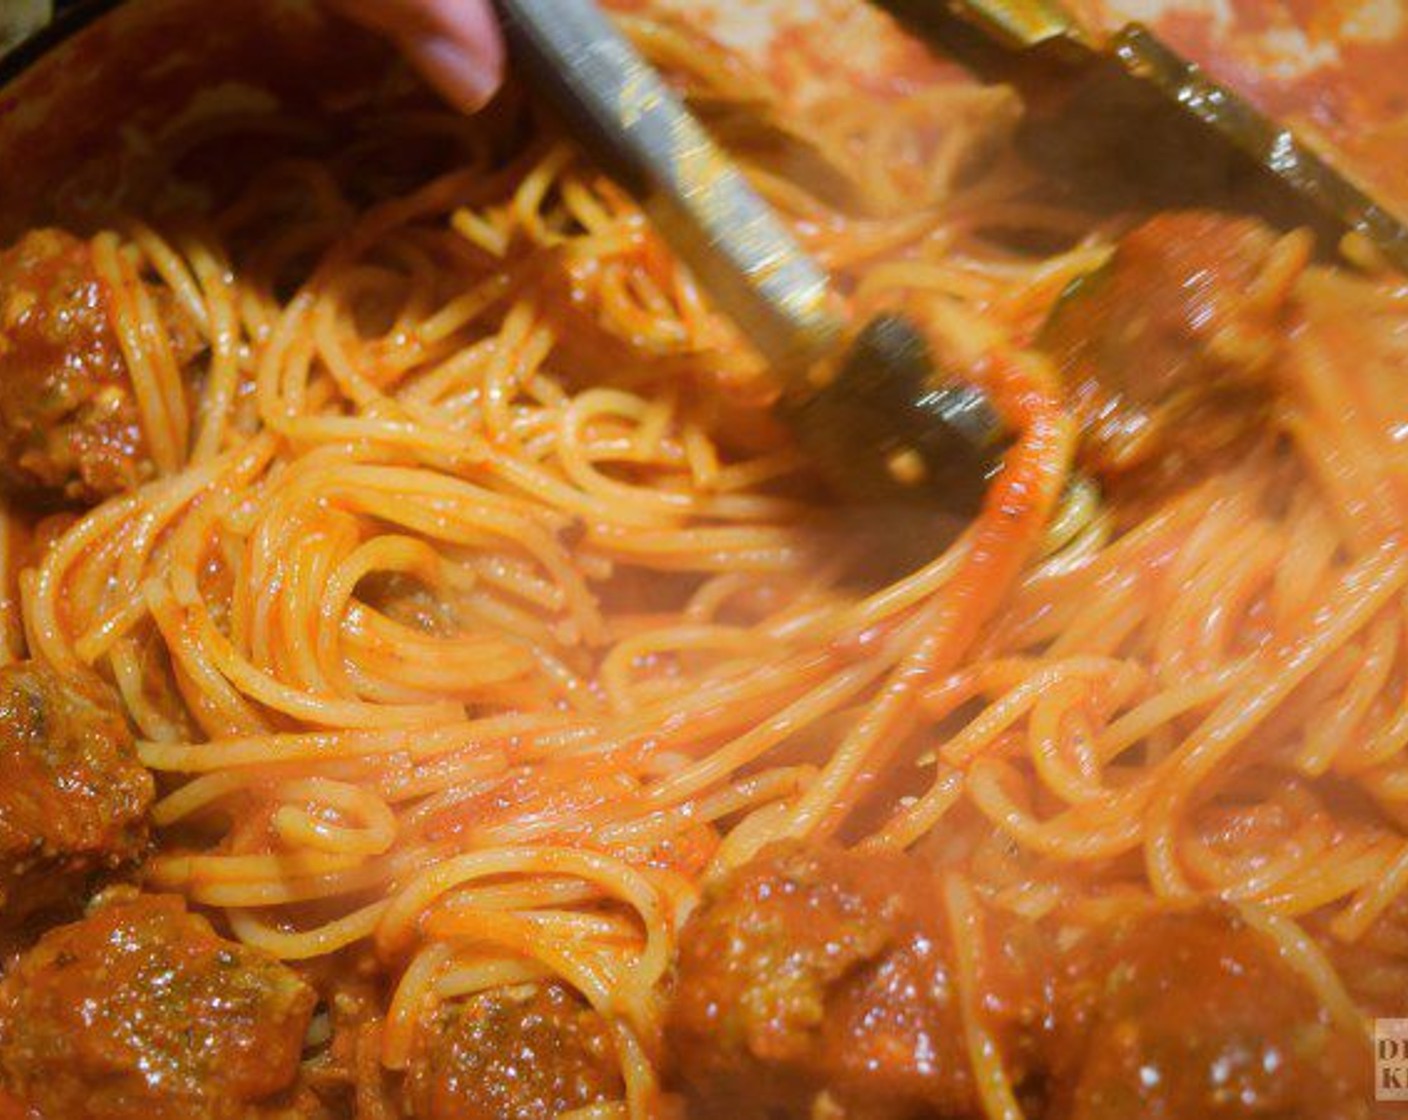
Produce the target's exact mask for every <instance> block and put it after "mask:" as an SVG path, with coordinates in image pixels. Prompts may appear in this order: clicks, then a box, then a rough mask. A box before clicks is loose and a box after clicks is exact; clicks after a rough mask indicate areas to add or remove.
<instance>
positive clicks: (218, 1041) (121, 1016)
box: [0, 895, 315, 1120]
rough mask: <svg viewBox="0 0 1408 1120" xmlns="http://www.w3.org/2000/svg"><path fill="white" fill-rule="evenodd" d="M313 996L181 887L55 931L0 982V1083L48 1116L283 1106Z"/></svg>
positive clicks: (194, 1117) (267, 1110)
mask: <svg viewBox="0 0 1408 1120" xmlns="http://www.w3.org/2000/svg"><path fill="white" fill-rule="evenodd" d="M314 1002H315V996H314V994H313V991H312V989H311V988H309V987H308V986H307V985H306V984H305V983H304V982H303V981H302V980H300V979H299V978H298V977H297V976H296V975H295V974H294V973H293V972H292V971H291V970H289V969H288V968H286V967H285V966H284V965H282V964H280V963H279V962H278V961H276V960H274V959H273V958H271V957H268V956H266V955H264V954H263V953H260V952H256V951H255V950H252V949H249V948H246V947H244V946H242V945H237V944H235V943H233V942H230V941H227V940H225V939H224V938H221V937H219V936H218V935H217V934H216V933H215V931H214V930H213V929H211V927H210V924H209V923H208V922H207V921H206V920H205V919H204V918H201V917H199V916H197V915H194V914H190V913H187V911H186V908H185V905H184V903H183V902H182V901H181V900H180V899H178V898H175V897H168V896H150V895H149V896H139V897H136V898H133V899H129V900H126V901H117V902H114V903H113V904H112V905H109V906H106V907H103V908H101V909H99V910H98V911H97V912H96V913H94V914H92V915H90V916H89V917H87V918H85V919H83V920H82V921H79V922H75V923H73V924H72V925H67V926H62V927H60V928H58V929H55V930H52V931H50V932H49V933H48V934H46V935H45V936H44V937H43V938H41V939H40V941H39V943H38V944H37V945H36V946H35V947H34V948H33V949H31V950H30V951H29V952H27V953H25V954H24V955H23V956H21V957H20V958H19V960H18V962H17V963H16V964H15V965H14V966H13V967H12V968H11V969H10V971H9V972H8V973H7V974H6V976H5V978H4V980H3V981H0V1082H3V1086H4V1088H5V1089H6V1090H7V1091H8V1092H9V1093H10V1094H11V1095H13V1096H14V1097H15V1098H17V1099H19V1100H20V1101H23V1102H24V1103H25V1104H26V1105H27V1106H28V1107H29V1108H30V1109H31V1110H32V1112H33V1113H35V1114H37V1115H38V1116H41V1117H44V1118H45V1120H256V1118H260V1117H273V1116H276V1115H279V1111H278V1105H279V1103H280V1101H279V1095H280V1094H281V1093H285V1092H286V1091H287V1090H289V1088H290V1086H291V1085H292V1084H293V1082H294V1081H295V1079H296V1077H297V1074H298V1064H299V1056H300V1053H301V1050H302V1046H303V1040H304V1036H305V1034H306V1032H307V1028H308V1021H309V1018H310V1016H311V1015H312V1011H313V1004H314Z"/></svg>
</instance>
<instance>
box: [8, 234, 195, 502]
mask: <svg viewBox="0 0 1408 1120" xmlns="http://www.w3.org/2000/svg"><path fill="white" fill-rule="evenodd" d="M159 306H160V309H161V312H162V315H163V318H164V320H166V321H167V323H168V324H169V325H170V326H171V327H172V329H173V339H174V341H175V346H176V351H177V353H178V356H179V357H181V358H182V359H183V360H184V359H185V358H188V357H189V356H190V354H191V353H192V351H193V349H194V340H193V338H192V336H191V333H190V329H189V326H188V325H186V324H184V321H183V320H182V319H181V317H179V316H177V315H176V314H175V313H174V308H173V306H172V304H171V303H170V301H159ZM153 473H154V468H153V466H152V462H151V458H150V455H149V453H148V449H147V441H146V438H145V437H144V435H143V433H142V427H141V416H140V412H139V410H138V407H137V401H136V397H135V395H134V392H133V388H132V381H131V377H130V375H129V373H128V370H127V365H126V362H125V360H124V358H123V354H122V350H121V347H120V346H119V344H118V338H117V332H116V329H115V328H114V325H113V317H112V305H111V297H110V294H109V292H108V290H107V287H106V285H105V284H104V283H103V281H102V280H101V279H100V278H99V277H98V275H97V272H96V270H95V268H94V265H93V256H92V251H91V249H90V248H89V246H88V244H87V243H86V242H84V241H80V240H79V239H78V238H76V237H74V236H72V235H71V234H68V233H64V232H62V231H60V230H54V229H44V230H36V231H34V232H31V233H28V234H26V235H25V236H24V237H23V238H21V239H20V241H19V242H18V243H17V244H15V245H14V246H12V247H11V248H10V249H8V250H6V251H4V252H0V485H3V486H4V488H5V489H6V490H8V491H9V492H10V493H12V494H15V495H17V496H20V497H24V498H38V499H42V500H46V501H54V500H58V501H65V502H74V503H80V504H92V503H95V502H98V501H101V500H102V499H104V498H107V497H110V496H112V495H113V494H118V493H121V492H123V491H125V490H130V489H131V488H132V487H134V486H136V485H137V484H139V483H140V482H142V481H143V480H145V479H147V478H150V477H151V476H152V474H153Z"/></svg>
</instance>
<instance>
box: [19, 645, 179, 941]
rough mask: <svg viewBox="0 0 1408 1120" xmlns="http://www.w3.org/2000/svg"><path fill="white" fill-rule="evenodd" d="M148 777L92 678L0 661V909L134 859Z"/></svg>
mask: <svg viewBox="0 0 1408 1120" xmlns="http://www.w3.org/2000/svg"><path fill="white" fill-rule="evenodd" d="M152 794H153V785H152V779H151V775H150V774H148V773H147V771H146V770H145V769H144V768H143V767H142V765H141V764H140V763H139V762H138V760H137V756H136V751H135V749H134V747H133V743H132V736H131V733H130V732H129V731H128V729H127V725H126V724H125V723H124V722H123V720H122V717H121V715H120V714H119V713H118V711H117V709H116V706H115V704H114V702H113V699H112V697H111V696H110V695H109V694H108V693H107V692H106V690H105V689H104V688H103V687H102V686H101V685H98V684H94V683H88V682H80V681H67V680H64V679H63V678H61V677H60V676H59V675H58V674H57V673H55V672H54V671H53V670H52V669H49V668H47V667H46V666H43V665H41V664H38V663H36V662H21V663H19V664H15V665H8V666H5V667H4V668H0V913H3V914H4V916H5V917H6V918H7V919H11V920H13V919H16V918H22V917H24V916H26V915H28V914H30V913H33V912H34V911H36V910H39V909H42V908H44V907H47V906H50V905H53V904H55V903H57V902H60V901H62V900H64V899H65V898H67V897H71V896H72V895H74V894H75V893H76V892H80V891H81V890H82V889H83V887H84V886H85V884H86V882H87V880H88V879H90V878H91V877H92V876H93V874H94V873H96V872H99V871H103V870H111V869H114V868H117V867H120V866H122V865H123V864H125V863H128V862H130V861H133V860H135V859H137V858H139V857H140V856H141V854H142V853H143V851H144V850H145V848H146V843H147V822H146V813H147V808H148V806H149V805H150V804H151V801H152Z"/></svg>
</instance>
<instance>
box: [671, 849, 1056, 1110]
mask: <svg viewBox="0 0 1408 1120" xmlns="http://www.w3.org/2000/svg"><path fill="white" fill-rule="evenodd" d="M997 932H998V930H997V928H996V925H995V924H994V926H993V928H992V929H991V930H990V933H991V934H996V933H997ZM994 940H995V941H996V938H994ZM1003 940H1005V941H1006V946H1005V948H1004V947H1002V946H999V945H997V944H994V946H993V947H992V950H991V951H990V952H985V959H986V960H988V961H990V962H991V968H990V970H989V974H988V975H985V976H984V983H985V985H986V986H988V987H989V988H990V989H991V990H992V991H993V992H994V993H995V997H994V999H993V1001H991V1006H990V1007H989V1008H988V1015H989V1018H990V1019H991V1023H990V1025H991V1026H993V1027H994V1028H996V1029H997V1030H998V1031H999V1033H1000V1036H1001V1038H1002V1043H1003V1053H1004V1057H1005V1058H1006V1059H1007V1060H1008V1064H1009V1066H1010V1067H1012V1070H1011V1072H1012V1073H1013V1076H1014V1078H1016V1079H1018V1080H1020V1079H1021V1078H1022V1076H1023V1074H1024V1072H1025V1071H1024V1070H1023V1069H1022V1068H1021V1067H1022V1065H1023V1062H1024V1055H1025V1052H1026V1045H1025V1043H1024V1041H1023V1038H1022V1036H1023V1035H1025V1034H1026V1033H1027V1031H1028V1028H1030V1027H1033V1026H1034V1025H1035V1024H1036V1023H1038V1022H1039V1021H1040V1020H1041V1019H1042V1018H1043V1011H1042V1008H1041V1006H1040V1005H1041V1003H1042V1001H1043V999H1044V994H1043V993H1044V991H1045V986H1044V983H1043V981H1042V979H1041V969H1040V965H1039V960H1040V950H1039V948H1038V946H1037V945H1036V944H1035V943H1034V942H1032V941H1030V940H1028V939H1027V938H1026V937H1025V936H1024V935H1022V934H1020V933H1016V934H1014V936H1011V937H1007V938H1004V939H1003ZM666 1032H667V1041H668V1044H669V1051H670V1056H671V1060H672V1066H673V1070H674V1071H675V1073H676V1080H677V1081H679V1082H681V1083H682V1088H683V1089H684V1091H685V1093H686V1095H687V1097H688V1098H689V1100H690V1106H691V1115H700V1116H721V1117H722V1116H728V1117H751V1116H773V1115H786V1116H809V1115H813V1114H815V1113H816V1111H817V1109H818V1108H824V1109H825V1110H826V1112H827V1114H829V1115H840V1116H847V1117H866V1118H880V1117H883V1118H889V1117H909V1116H920V1115H922V1116H967V1115H970V1114H976V1113H977V1112H978V1110H979V1103H978V1098H977V1094H976V1090H975V1087H974V1084H973V1077H972V1071H971V1065H970V1061H969V1057H968V1053H967V1048H966V1045H965V1042H964V1035H963V1024H962V1018H961V1014H960V1010H959V1007H958V996H957V992H956V990H955V987H954V979H953V965H952V953H951V949H950V946H949V943H948V937H947V934H946V932H945V923H944V920H943V911H942V905H941V903H940V901H939V891H938V887H937V883H936V881H935V879H934V877H933V875H932V873H931V872H930V871H929V869H928V868H927V867H925V866H924V865H923V864H922V863H920V862H919V861H918V860H915V859H913V858H911V857H908V856H903V855H883V854H859V853H854V852H845V851H842V850H841V849H839V848H834V847H829V846H823V847H804V846H801V845H779V846H774V847H772V848H769V849H767V850H766V851H764V852H763V853H762V854H761V855H760V856H759V857H758V858H757V859H755V860H754V861H752V862H751V863H750V864H748V865H746V866H744V867H743V868H741V869H739V870H738V871H737V872H735V873H734V874H733V875H732V876H730V877H729V878H728V879H727V880H726V881H725V882H724V883H723V884H721V886H720V887H719V888H718V889H717V890H716V891H714V892H713V893H712V894H711V895H710V897H708V898H707V899H706V900H705V902H704V903H703V904H702V905H701V907H700V909H699V910H698V911H697V912H696V913H695V914H694V915H693V917H692V918H691V919H690V921H689V923H688V924H687V925H686V927H685V929H684V931H683V934H682V938H681V947H680V959H679V968H678V977H677V984H676V991H675V996H674V999H673V1002H672V1005H671V1007H670V1010H669V1015H668V1019H667V1026H666Z"/></svg>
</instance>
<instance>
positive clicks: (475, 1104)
mask: <svg viewBox="0 0 1408 1120" xmlns="http://www.w3.org/2000/svg"><path fill="white" fill-rule="evenodd" d="M623 1093H624V1089H623V1086H622V1084H621V1077H620V1072H619V1068H618V1066H617V1061H616V1055H615V1048H614V1046H613V1044H612V1042H611V1036H610V1032H609V1030H608V1028H607V1025H606V1023H605V1022H604V1021H603V1019H602V1018H601V1016H600V1015H598V1014H597V1013H596V1012H595V1011H593V1010H592V1009H591V1008H590V1007H589V1006H588V1005H587V1004H586V1003H585V1002H583V1001H582V1000H581V999H580V998H579V997H578V996H576V995H575V994H573V993H572V992H570V991H568V990H567V989H566V988H564V987H563V986H562V985H560V984H535V985H529V986H523V987H514V988H497V989H494V990H491V991H488V992H483V993H481V994H479V995H476V996H473V997H471V998H469V999H464V1000H455V1001H452V1002H450V1003H447V1004H445V1005H443V1006H442V1007H440V1008H439V1009H438V1010H437V1011H436V1013H435V1015H434V1017H433V1018H432V1020H431V1021H430V1022H429V1023H428V1024H426V1027H425V1029H424V1030H423V1031H422V1032H421V1035H420V1038H419V1042H418V1046H417V1050H416V1053H415V1055H414V1056H413V1058H412V1064H411V1068H410V1073H409V1075H408V1078H407V1096H408V1100H409V1105H410V1111H411V1115H412V1116H414V1117H416V1120H539V1118H542V1120H547V1118H549V1117H554V1116H557V1115H558V1114H559V1113H562V1112H567V1111H570V1110H572V1109H577V1108H585V1107H586V1106H588V1105H592V1104H599V1103H601V1102H604V1101H612V1100H619V1099H620V1098H621V1097H622V1095H623Z"/></svg>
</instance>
